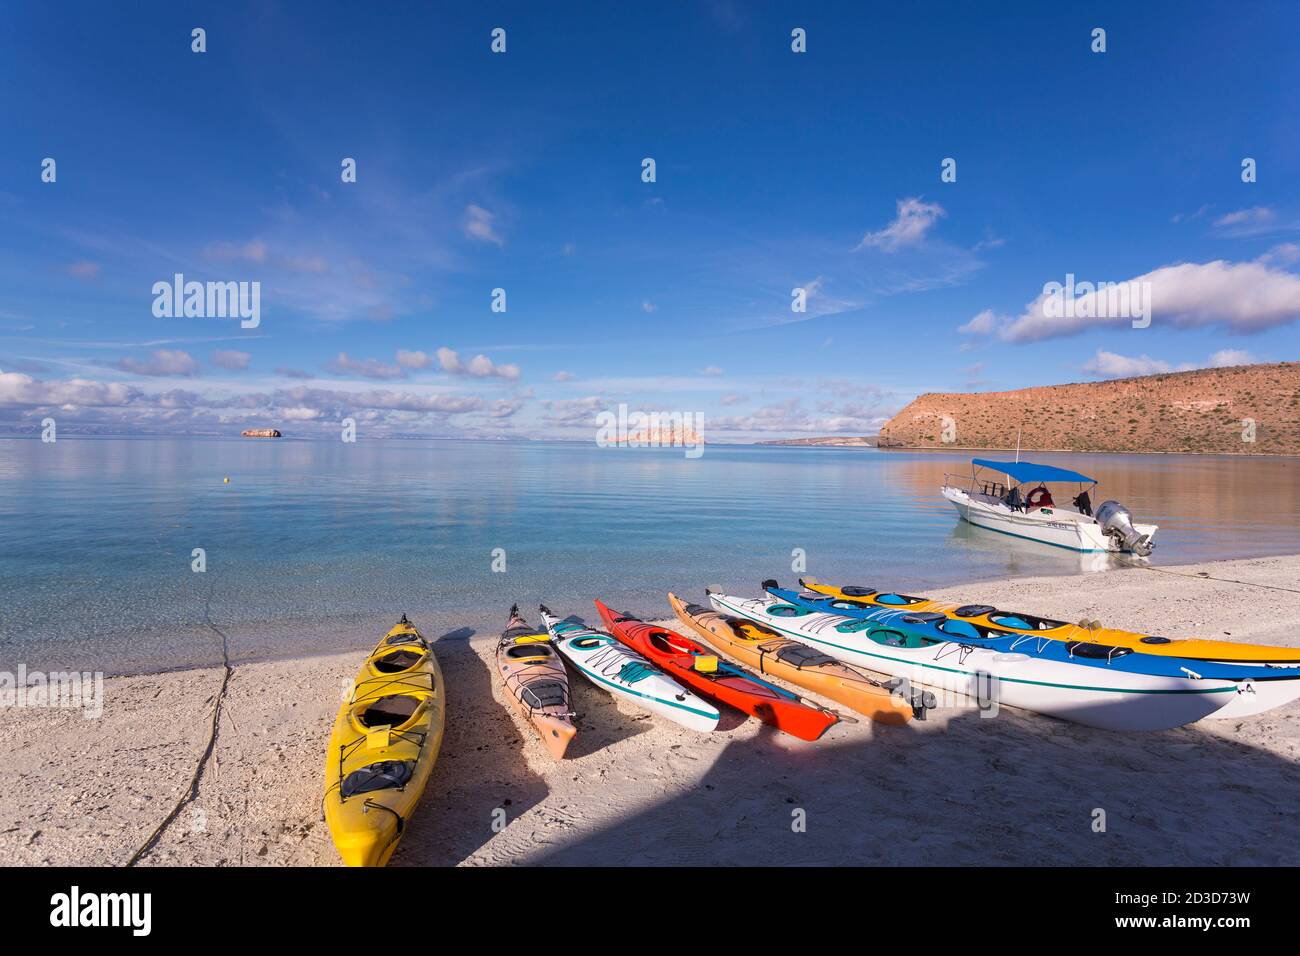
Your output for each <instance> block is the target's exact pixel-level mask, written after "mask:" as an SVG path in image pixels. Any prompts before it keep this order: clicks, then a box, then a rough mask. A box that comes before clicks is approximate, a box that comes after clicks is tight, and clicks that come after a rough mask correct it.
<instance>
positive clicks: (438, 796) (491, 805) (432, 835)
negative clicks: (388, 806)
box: [390, 627, 549, 866]
mask: <svg viewBox="0 0 1300 956" xmlns="http://www.w3.org/2000/svg"><path fill="white" fill-rule="evenodd" d="M473 635H474V630H473V629H472V628H468V627H462V628H460V629H458V630H455V631H451V632H449V633H447V634H444V635H442V637H440V638H439V639H438V640H437V642H436V643H435V645H434V651H435V653H436V654H437V655H438V663H439V665H440V666H441V667H442V672H443V681H444V683H445V684H446V686H447V730H446V733H445V735H444V736H443V740H442V750H441V751H440V752H439V755H438V763H437V766H436V767H435V768H434V771H433V777H432V779H431V780H430V781H429V789H428V790H427V791H426V792H425V794H424V798H423V799H422V800H421V801H420V805H419V808H418V809H417V810H416V812H415V815H414V816H413V817H412V821H411V822H412V826H411V827H410V828H409V830H408V832H407V834H406V836H405V837H404V838H403V840H402V843H401V845H400V846H398V848H397V852H396V853H394V854H393V859H392V862H391V864H390V865H391V866H449V865H454V864H456V863H459V862H461V861H462V860H464V859H465V858H466V857H468V856H470V855H471V854H473V853H474V851H475V850H477V849H479V848H480V847H481V846H483V845H484V844H485V843H487V842H488V841H489V840H491V839H492V837H493V836H495V833H494V832H493V829H492V823H493V818H492V811H493V810H494V809H496V808H498V807H500V808H503V809H504V810H505V811H506V813H507V815H508V816H509V817H511V818H513V817H515V816H518V815H519V814H521V813H523V812H524V811H525V810H527V809H529V808H530V807H533V806H535V805H536V804H538V803H540V802H541V801H542V800H544V799H545V798H546V795H547V793H548V792H549V790H548V788H547V786H546V783H545V781H543V780H542V778H541V777H539V776H538V775H537V774H535V773H533V772H532V771H531V770H530V769H529V768H528V763H527V761H526V760H524V757H523V753H522V751H521V747H520V741H519V733H518V731H517V730H516V729H515V727H514V723H513V721H512V720H511V718H510V715H509V714H508V713H506V711H505V710H504V709H503V708H502V706H501V705H500V704H499V703H498V702H497V701H496V699H495V698H494V697H493V696H492V679H493V678H492V673H491V670H490V669H489V667H488V666H487V665H486V664H485V663H484V661H483V660H482V658H480V657H479V656H478V654H476V653H475V652H474V649H473V648H472V647H471V646H470V643H469V639H470V638H471V637H472V636H473Z"/></svg>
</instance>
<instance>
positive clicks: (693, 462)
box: [0, 437, 1300, 671]
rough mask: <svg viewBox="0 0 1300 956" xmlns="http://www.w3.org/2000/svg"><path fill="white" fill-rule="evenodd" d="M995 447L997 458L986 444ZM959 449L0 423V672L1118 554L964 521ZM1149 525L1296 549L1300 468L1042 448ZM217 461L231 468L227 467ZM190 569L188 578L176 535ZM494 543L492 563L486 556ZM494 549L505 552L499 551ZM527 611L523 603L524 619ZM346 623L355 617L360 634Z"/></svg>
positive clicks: (251, 651) (927, 577) (1217, 543)
mask: <svg viewBox="0 0 1300 956" xmlns="http://www.w3.org/2000/svg"><path fill="white" fill-rule="evenodd" d="M995 457H996V456H995ZM969 458H970V454H969V453H940V452H894V451H891V452H881V451H876V450H872V449H833V448H786V447H772V446H766V447H764V446H717V445H711V446H709V447H708V449H707V451H706V452H705V454H704V455H703V456H702V457H700V458H698V459H687V458H686V457H685V456H684V455H683V453H682V450H681V449H628V448H597V447H595V446H594V445H590V444H565V443H527V442H499V443H486V442H456V441H388V442H358V443H356V444H344V443H342V442H307V441H290V440H280V441H254V440H240V439H235V440H221V439H88V438H83V439H76V438H71V437H67V438H61V439H60V440H59V441H58V442H57V443H54V444H43V443H41V442H40V441H37V440H28V439H0V666H10V665H12V664H16V663H17V662H19V661H22V662H25V663H27V664H28V666H29V667H32V666H38V665H43V666H54V664H56V663H57V664H58V665H59V666H68V667H78V668H87V667H92V666H93V667H103V668H105V669H107V670H110V671H113V670H122V669H152V668H162V667H175V666H182V665H186V664H191V663H199V662H206V661H210V660H211V659H212V658H213V655H214V654H218V656H219V650H218V648H219V644H220V639H219V638H218V637H217V636H216V635H217V631H215V630H213V629H212V628H210V627H208V626H207V624H208V622H210V623H211V624H212V625H215V626H216V627H217V628H219V629H220V631H221V632H224V633H225V634H226V635H227V636H228V637H230V639H231V641H232V643H233V644H234V645H235V650H236V652H237V654H238V655H239V656H240V657H242V658H247V657H266V656H279V655H281V654H290V653H302V652H303V651H304V650H312V649H319V650H330V649H339V648H346V647H356V646H359V645H361V644H368V643H369V642H371V641H372V640H373V639H374V637H375V635H374V634H372V633H370V631H371V630H373V628H374V626H375V621H377V620H387V619H388V618H390V617H394V616H396V615H397V614H398V613H400V612H402V611H406V612H408V613H410V614H411V615H412V616H413V617H415V619H416V620H417V623H420V624H421V625H422V626H423V627H425V629H426V631H429V632H431V633H440V632H441V631H446V630H453V629H455V628H457V627H460V626H463V625H464V624H465V622H467V621H479V622H482V621H487V620H492V621H495V620H497V619H501V620H502V623H504V616H505V611H506V610H507V609H508V607H509V605H510V604H511V603H512V602H515V601H518V602H519V604H520V606H521V607H523V608H525V609H526V610H528V611H530V612H531V611H533V610H534V609H535V608H536V605H537V603H538V602H539V601H544V602H545V603H547V604H548V605H550V606H551V607H552V608H553V609H554V610H556V611H557V612H559V613H561V614H567V613H577V614H580V615H582V616H585V617H588V618H590V617H591V616H592V611H591V604H590V602H591V599H592V598H593V597H601V598H603V599H605V600H607V601H610V602H612V603H614V604H616V605H622V606H623V607H624V608H626V609H628V610H631V611H633V612H635V613H640V614H644V615H654V616H662V615H664V614H665V613H667V603H666V601H665V600H664V598H663V595H664V592H665V591H666V590H668V589H670V588H671V589H674V590H677V591H679V592H680V593H683V595H684V596H689V597H695V598H698V597H700V596H702V592H703V588H704V587H705V586H706V585H710V584H714V585H718V586H721V587H724V588H727V589H731V590H735V591H737V592H739V593H752V592H754V591H755V590H756V589H757V586H758V584H759V582H760V581H761V580H762V579H763V578H766V577H773V578H777V579H778V580H780V581H781V582H782V583H792V582H793V581H794V579H795V578H796V577H797V576H798V575H797V573H795V572H793V571H792V570H791V568H792V562H793V561H794V551H795V549H802V550H803V552H804V553H805V554H806V567H807V573H808V574H812V575H816V576H818V577H821V578H822V579H824V580H828V581H843V582H857V583H871V584H873V585H875V586H877V587H889V588H898V589H902V590H906V591H911V592H923V591H924V590H925V589H926V588H930V587H936V586H940V585H945V584H956V583H960V582H963V581H973V580H987V579H990V578H996V577H1004V576H1010V575H1027V574H1069V573H1077V572H1079V571H1080V570H1090V569H1093V568H1094V567H1105V566H1107V565H1108V564H1109V563H1110V562H1109V561H1108V559H1105V558H1102V559H1101V562H1100V564H1098V558H1097V557H1096V556H1088V557H1081V556H1080V555H1077V554H1074V553H1072V552H1069V551H1064V550H1061V549H1057V548H1052V547H1048V546H1044V545H1038V544H1034V543H1032V542H1022V541H1017V540H1016V539H1013V538H1009V537H1006V536H1003V535H999V534H995V533H992V532H987V531H983V530H980V529H975V528H971V527H970V526H968V525H965V524H963V523H960V522H958V520H957V519H956V516H955V513H954V512H953V511H952V509H951V506H950V505H948V503H947V502H946V501H944V500H943V499H942V498H941V497H940V496H939V491H938V489H939V486H940V485H941V484H942V481H943V475H944V473H945V472H966V471H968V470H969V466H968V462H969ZM1033 458H1034V460H1037V461H1044V462H1048V463H1052V464H1058V465H1063V466H1067V467H1073V468H1075V469H1077V470H1079V471H1082V472H1084V473H1085V474H1090V475H1092V476H1094V477H1096V478H1098V479H1100V480H1101V481H1102V486H1101V489H1100V491H1101V493H1100V495H1094V500H1095V501H1096V502H1097V503H1100V502H1101V501H1102V500H1104V499H1105V498H1108V497H1113V498H1117V499H1119V500H1120V501H1123V502H1124V503H1125V504H1126V505H1128V506H1129V508H1130V509H1131V510H1132V511H1133V513H1134V515H1135V517H1136V518H1137V520H1139V521H1144V522H1145V521H1153V522H1155V523H1157V524H1159V525H1160V526H1161V527H1160V532H1159V534H1158V536H1157V539H1156V540H1157V549H1156V553H1155V556H1154V558H1153V561H1154V562H1155V563H1158V564H1175V563H1187V562H1192V561H1202V560H1210V559H1216V558H1233V557H1249V556H1255V555H1265V554H1280V553H1291V552H1294V551H1296V550H1300V548H1297V544H1298V543H1300V459H1295V458H1287V459H1265V458H1256V459H1247V458H1230V457H1187V456H1164V455H1152V456H1145V455H1143V456H1136V455H1045V454H1035V455H1034V456H1033ZM225 477H229V478H230V483H229V484H225V483H223V480H222V479H223V478H225ZM195 548H202V549H204V551H205V552H206V561H207V570H206V571H205V572H204V573H195V572H194V571H192V570H191V563H192V561H193V558H192V552H193V549H195ZM495 549H501V552H503V558H504V566H505V570H504V571H494V570H493V563H494V551H495ZM501 558H502V555H501V554H500V553H498V554H497V565H498V566H500V561H501ZM533 616H535V615H533ZM358 628H360V629H361V630H362V631H363V633H361V634H360V635H359V634H358V633H357V629H358Z"/></svg>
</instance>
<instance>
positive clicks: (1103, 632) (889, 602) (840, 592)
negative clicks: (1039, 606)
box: [799, 578, 1300, 664]
mask: <svg viewBox="0 0 1300 956" xmlns="http://www.w3.org/2000/svg"><path fill="white" fill-rule="evenodd" d="M799 583H800V584H801V585H803V586H804V587H805V588H807V589H808V590H809V591H815V592H816V593H817V594H824V595H827V596H828V597H831V598H834V599H836V600H837V601H848V602H851V603H853V604H854V605H856V606H858V607H890V608H895V609H906V610H909V611H931V612H934V613H937V614H945V615H947V616H948V617H951V618H959V619H961V620H963V621H970V622H971V623H972V624H976V625H984V626H986V627H996V628H1001V629H1002V630H1004V631H1015V632H1017V633H1021V634H1033V635H1034V636H1035V637H1046V638H1050V639H1051V640H1055V641H1083V642H1085V643H1093V644H1109V645H1111V646H1113V647H1127V648H1131V649H1132V650H1134V651H1137V652H1139V653H1142V654H1155V655H1158V656H1161V657H1186V658H1190V659H1191V660H1197V661H1220V662H1223V663H1228V664H1297V663H1300V648H1297V647H1271V646H1269V645H1268V644H1241V643H1238V642H1236V641H1210V640H1205V639H1203V638H1199V637H1193V638H1176V639H1175V638H1168V637H1156V636H1154V635H1151V634H1138V633H1136V632H1135V631H1121V630H1119V629H1118V628H1114V627H1096V628H1092V627H1082V626H1080V625H1078V624H1067V623H1066V622H1065V621H1053V620H1051V619H1050V618H1044V617H1035V616H1034V615H1032V614H1020V613H1018V612H1015V611H999V610H998V609H997V608H995V607H990V606H989V605H987V604H949V603H946V602H944V601H931V600H929V599H928V598H923V597H912V596H910V595H907V594H896V593H894V592H892V591H876V590H874V589H872V588H864V587H849V586H846V587H839V588H837V587H832V586H830V585H829V584H819V583H817V581H816V580H815V579H813V578H802V579H800V581H799Z"/></svg>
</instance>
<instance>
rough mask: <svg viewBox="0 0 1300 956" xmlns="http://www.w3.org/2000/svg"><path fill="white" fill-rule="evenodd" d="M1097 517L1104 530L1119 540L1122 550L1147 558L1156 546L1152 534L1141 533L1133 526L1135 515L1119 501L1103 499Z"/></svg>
mask: <svg viewBox="0 0 1300 956" xmlns="http://www.w3.org/2000/svg"><path fill="white" fill-rule="evenodd" d="M1096 519H1097V524H1099V525H1101V530H1102V532H1103V533H1104V534H1108V535H1110V536H1111V537H1112V538H1114V539H1115V540H1116V541H1118V542H1119V546H1120V550H1121V551H1131V552H1132V553H1133V554H1136V555H1138V556H1139V557H1143V558H1145V557H1146V556H1147V555H1149V554H1150V553H1151V551H1152V549H1153V548H1154V547H1155V545H1153V544H1152V543H1151V538H1150V535H1145V534H1141V533H1140V532H1139V531H1138V530H1137V528H1135V527H1133V515H1132V514H1130V513H1129V510H1128V509H1127V508H1125V507H1124V506H1123V505H1122V504H1120V503H1119V502H1118V501H1103V502H1102V503H1101V507H1100V508H1098V509H1097V514H1096Z"/></svg>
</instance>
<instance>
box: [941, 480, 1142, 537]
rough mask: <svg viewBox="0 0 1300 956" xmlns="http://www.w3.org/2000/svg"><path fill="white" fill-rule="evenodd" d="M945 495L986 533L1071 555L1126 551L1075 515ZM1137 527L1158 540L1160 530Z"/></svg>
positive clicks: (954, 492)
mask: <svg viewBox="0 0 1300 956" xmlns="http://www.w3.org/2000/svg"><path fill="white" fill-rule="evenodd" d="M942 491H943V496H944V497H945V498H946V499H948V501H949V502H951V503H952V506H953V508H955V509H956V511H957V514H958V515H959V516H960V517H961V518H962V519H963V520H964V521H967V522H969V523H970V524H973V525H975V527H977V528H984V529H985V530H986V531H997V532H998V533H1000V534H1007V535H1011V536H1012V537H1016V538H1024V539H1026V540H1028V541H1038V542H1040V543H1042V544H1050V545H1053V546H1055V547H1058V548H1068V549H1069V550H1071V551H1082V552H1089V553H1090V552H1118V551H1121V550H1122V549H1121V548H1120V546H1119V544H1118V543H1117V542H1116V541H1115V539H1114V538H1112V537H1110V536H1108V535H1106V534H1104V533H1102V530H1101V526H1100V525H1098V524H1097V523H1096V522H1095V521H1092V520H1091V519H1085V520H1077V519H1078V516H1077V515H1074V513H1073V512H1068V511H1062V510H1060V509H1044V508H1036V509H1032V510H1030V511H1027V512H1020V511H1012V510H1011V509H1010V508H1008V507H1006V506H1005V505H1000V504H999V505H994V504H991V503H989V502H985V501H983V500H981V499H980V498H977V497H972V496H971V495H969V494H967V493H966V492H965V491H963V490H962V489H960V488H953V487H951V486H945V487H944V488H943V489H942ZM1133 527H1134V528H1136V529H1137V530H1138V531H1139V532H1141V533H1142V534H1145V535H1147V537H1148V539H1151V538H1154V537H1155V533H1156V530H1157V527H1158V526H1157V525H1153V524H1138V525H1134V526H1133Z"/></svg>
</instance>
